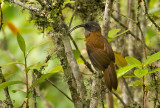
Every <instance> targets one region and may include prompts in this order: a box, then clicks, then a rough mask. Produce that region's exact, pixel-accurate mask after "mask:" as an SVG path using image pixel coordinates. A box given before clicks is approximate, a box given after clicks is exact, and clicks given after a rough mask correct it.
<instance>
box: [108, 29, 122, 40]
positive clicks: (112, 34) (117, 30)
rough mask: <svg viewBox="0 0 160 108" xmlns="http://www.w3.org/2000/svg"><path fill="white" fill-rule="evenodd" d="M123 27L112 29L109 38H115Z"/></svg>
mask: <svg viewBox="0 0 160 108" xmlns="http://www.w3.org/2000/svg"><path fill="white" fill-rule="evenodd" d="M120 30H121V29H112V30H110V31H109V33H108V37H109V38H113V36H114V35H116V34H117V33H118V32H119V31H120Z"/></svg>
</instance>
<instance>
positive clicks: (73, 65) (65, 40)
mask: <svg viewBox="0 0 160 108" xmlns="http://www.w3.org/2000/svg"><path fill="white" fill-rule="evenodd" d="M65 29H67V30H68V28H65ZM67 32H68V31H67ZM67 32H65V31H64V33H63V36H62V41H63V44H64V47H65V53H66V56H67V60H68V63H69V65H70V67H71V69H72V73H73V76H74V78H75V80H76V83H77V87H78V90H79V92H80V96H81V99H82V101H85V100H86V96H87V94H86V93H87V92H86V88H85V85H84V83H83V81H82V76H81V74H80V69H79V67H78V64H77V62H76V59H75V56H74V54H73V51H72V47H71V44H70V40H69V38H68V36H66V34H68V33H67Z"/></svg>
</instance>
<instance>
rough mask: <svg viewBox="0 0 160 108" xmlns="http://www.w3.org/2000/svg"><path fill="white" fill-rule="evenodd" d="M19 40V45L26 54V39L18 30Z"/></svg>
mask: <svg viewBox="0 0 160 108" xmlns="http://www.w3.org/2000/svg"><path fill="white" fill-rule="evenodd" d="M17 41H18V45H19V47H20V49H21V50H22V52H23V53H24V54H25V51H26V44H25V41H24V39H23V37H22V35H21V34H20V33H19V32H17Z"/></svg>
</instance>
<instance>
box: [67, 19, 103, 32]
mask: <svg viewBox="0 0 160 108" xmlns="http://www.w3.org/2000/svg"><path fill="white" fill-rule="evenodd" d="M79 27H84V28H85V35H88V34H89V33H91V32H93V31H96V30H101V27H100V26H99V24H98V23H96V22H92V21H89V22H88V23H86V24H81V25H78V26H75V27H74V28H72V29H71V30H70V31H69V33H71V32H72V31H73V30H75V29H77V28H79Z"/></svg>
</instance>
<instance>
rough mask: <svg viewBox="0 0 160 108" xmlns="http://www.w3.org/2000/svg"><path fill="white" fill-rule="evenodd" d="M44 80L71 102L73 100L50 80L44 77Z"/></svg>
mask: <svg viewBox="0 0 160 108" xmlns="http://www.w3.org/2000/svg"><path fill="white" fill-rule="evenodd" d="M46 81H48V82H49V83H50V84H51V85H52V86H53V87H55V88H56V89H57V90H58V91H59V92H61V93H62V94H63V95H64V96H65V97H66V98H68V99H69V100H70V101H71V102H73V101H72V99H71V98H70V97H69V96H68V95H67V94H66V93H64V92H63V91H62V90H61V89H59V88H58V87H57V86H56V85H55V84H54V83H53V82H52V81H51V80H49V79H46Z"/></svg>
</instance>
